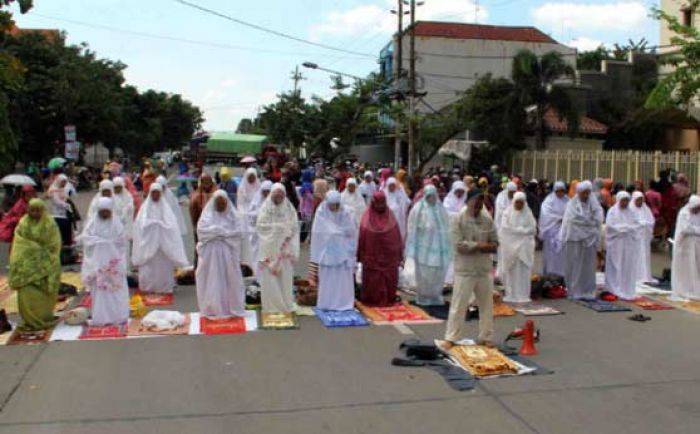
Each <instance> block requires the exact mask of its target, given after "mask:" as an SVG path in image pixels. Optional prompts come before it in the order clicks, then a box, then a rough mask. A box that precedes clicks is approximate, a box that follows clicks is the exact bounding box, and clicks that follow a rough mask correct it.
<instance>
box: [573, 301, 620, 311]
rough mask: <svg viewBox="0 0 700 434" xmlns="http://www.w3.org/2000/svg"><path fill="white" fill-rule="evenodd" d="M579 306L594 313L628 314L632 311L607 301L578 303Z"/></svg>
mask: <svg viewBox="0 0 700 434" xmlns="http://www.w3.org/2000/svg"><path fill="white" fill-rule="evenodd" d="M579 304H580V305H581V306H584V307H587V308H589V309H592V310H594V311H596V312H629V311H631V310H632V309H630V308H629V307H626V306H621V305H619V304H615V303H611V302H609V301H601V300H592V301H584V300H581V301H579Z"/></svg>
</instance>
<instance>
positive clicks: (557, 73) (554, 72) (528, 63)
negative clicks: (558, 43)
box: [511, 50, 578, 149]
mask: <svg viewBox="0 0 700 434" xmlns="http://www.w3.org/2000/svg"><path fill="white" fill-rule="evenodd" d="M573 75H574V69H573V68H572V67H571V66H570V65H569V64H567V63H566V62H565V61H564V59H563V57H562V55H561V54H560V53H557V52H554V51H550V52H549V53H546V54H544V55H543V56H541V57H538V56H537V55H536V54H535V53H533V52H532V51H529V50H521V51H519V52H518V53H517V54H516V55H515V57H514V58H513V71H512V73H511V79H512V80H513V83H514V84H515V94H516V98H517V99H518V101H519V103H520V104H521V105H522V107H533V108H534V115H535V138H536V145H537V147H538V148H539V149H543V148H544V146H545V142H546V135H547V134H546V133H547V132H546V128H545V124H544V115H545V112H546V111H547V109H548V108H549V107H552V108H554V109H556V110H557V112H558V113H559V116H561V117H562V118H565V119H566V120H567V122H568V125H569V131H570V132H575V131H576V130H577V129H578V113H577V112H576V109H575V107H574V104H573V102H572V101H571V98H570V97H569V95H568V94H567V93H566V92H565V91H564V89H562V88H561V87H557V86H555V85H554V82H555V81H556V80H558V79H560V78H562V77H572V76H573Z"/></svg>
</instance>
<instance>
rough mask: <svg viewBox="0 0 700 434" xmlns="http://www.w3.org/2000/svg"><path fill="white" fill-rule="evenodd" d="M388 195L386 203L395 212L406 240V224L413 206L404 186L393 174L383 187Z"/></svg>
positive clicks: (402, 235) (403, 238)
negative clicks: (409, 209)
mask: <svg viewBox="0 0 700 434" xmlns="http://www.w3.org/2000/svg"><path fill="white" fill-rule="evenodd" d="M382 191H383V192H384V194H385V195H386V203H387V205H388V206H389V209H390V210H391V212H393V213H394V218H396V222H397V223H398V224H399V232H401V239H402V240H403V241H404V242H405V241H406V224H407V223H408V208H409V207H410V206H411V200H410V199H409V198H408V196H407V195H406V192H405V191H404V190H403V187H401V186H400V185H399V182H398V181H397V180H396V178H394V177H393V176H392V177H391V178H389V179H387V181H386V185H385V186H384V188H383V189H382Z"/></svg>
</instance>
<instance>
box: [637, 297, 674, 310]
mask: <svg viewBox="0 0 700 434" xmlns="http://www.w3.org/2000/svg"><path fill="white" fill-rule="evenodd" d="M631 303H632V304H634V305H635V306H637V307H639V308H642V309H644V310H673V309H674V307H673V306H669V305H667V304H663V303H659V302H658V301H654V300H652V299H650V298H648V297H638V298H636V299H635V300H633V301H631Z"/></svg>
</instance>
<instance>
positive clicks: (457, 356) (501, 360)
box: [449, 345, 521, 378]
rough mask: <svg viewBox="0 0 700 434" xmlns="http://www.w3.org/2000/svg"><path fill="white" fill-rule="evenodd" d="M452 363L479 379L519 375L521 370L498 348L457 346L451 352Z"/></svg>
mask: <svg viewBox="0 0 700 434" xmlns="http://www.w3.org/2000/svg"><path fill="white" fill-rule="evenodd" d="M449 355H450V358H451V359H452V361H454V362H455V363H456V364H457V365H458V366H460V367H461V368H462V369H464V370H465V371H468V372H469V373H471V374H472V375H474V376H475V377H477V378H485V377H493V376H501V375H517V374H519V373H521V368H520V366H518V364H517V363H515V362H514V361H513V360H511V359H509V358H508V357H506V356H505V355H503V353H501V352H500V351H499V350H498V349H496V348H488V347H485V346H482V345H456V346H454V347H452V348H451V349H450V350H449Z"/></svg>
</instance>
